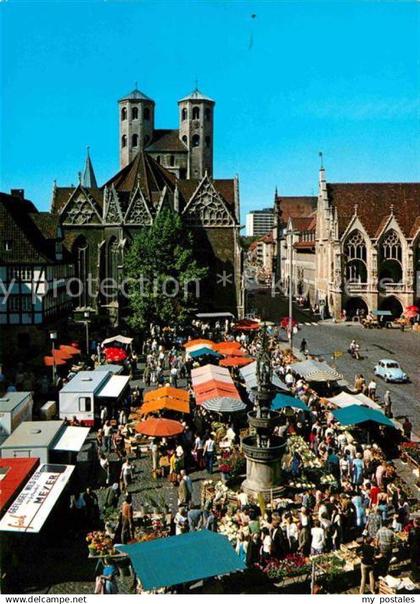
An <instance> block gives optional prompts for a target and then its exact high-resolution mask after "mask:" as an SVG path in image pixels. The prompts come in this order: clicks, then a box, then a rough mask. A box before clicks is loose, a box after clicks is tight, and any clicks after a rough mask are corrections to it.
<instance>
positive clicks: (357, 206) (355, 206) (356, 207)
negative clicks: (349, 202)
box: [354, 203, 359, 216]
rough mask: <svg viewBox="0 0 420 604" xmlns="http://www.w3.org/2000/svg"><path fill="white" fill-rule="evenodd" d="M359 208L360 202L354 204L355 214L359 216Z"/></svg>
mask: <svg viewBox="0 0 420 604" xmlns="http://www.w3.org/2000/svg"><path fill="white" fill-rule="evenodd" d="M358 209H359V204H358V203H355V204H354V214H355V216H357V210H358Z"/></svg>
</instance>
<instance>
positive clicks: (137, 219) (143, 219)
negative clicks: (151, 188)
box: [124, 187, 152, 226]
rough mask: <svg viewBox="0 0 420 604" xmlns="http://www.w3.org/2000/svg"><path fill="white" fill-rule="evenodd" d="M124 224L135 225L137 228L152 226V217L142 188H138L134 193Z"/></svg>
mask: <svg viewBox="0 0 420 604" xmlns="http://www.w3.org/2000/svg"><path fill="white" fill-rule="evenodd" d="M124 222H125V224H135V225H137V226H150V225H151V224H152V215H151V213H150V210H149V208H148V206H147V203H146V200H145V199H144V195H143V193H142V191H141V189H140V187H137V189H136V190H135V191H134V194H133V197H132V199H131V201H130V203H129V205H128V208H127V212H126V214H125V217H124Z"/></svg>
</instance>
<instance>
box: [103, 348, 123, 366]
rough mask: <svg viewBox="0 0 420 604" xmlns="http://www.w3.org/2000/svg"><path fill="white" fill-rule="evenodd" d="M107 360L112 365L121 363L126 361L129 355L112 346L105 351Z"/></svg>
mask: <svg viewBox="0 0 420 604" xmlns="http://www.w3.org/2000/svg"><path fill="white" fill-rule="evenodd" d="M104 354H105V358H106V360H107V361H108V362H110V363H119V362H121V361H125V359H126V358H127V356H128V355H127V353H126V351H125V350H123V349H122V348H116V347H114V346H110V347H109V348H105V349H104Z"/></svg>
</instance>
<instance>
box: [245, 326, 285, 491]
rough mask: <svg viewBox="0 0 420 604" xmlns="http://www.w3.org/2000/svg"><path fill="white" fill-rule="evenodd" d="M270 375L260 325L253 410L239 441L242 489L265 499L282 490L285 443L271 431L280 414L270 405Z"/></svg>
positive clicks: (265, 345)
mask: <svg viewBox="0 0 420 604" xmlns="http://www.w3.org/2000/svg"><path fill="white" fill-rule="evenodd" d="M271 377H272V369H271V361H270V355H269V352H268V338H267V333H266V331H265V328H263V330H262V334H261V338H260V350H259V352H258V354H257V400H256V404H255V409H254V411H250V412H249V413H248V425H249V427H250V430H251V431H252V432H253V433H252V434H251V435H249V436H245V437H244V438H242V441H241V443H242V450H243V452H244V454H245V458H246V479H245V480H244V482H243V483H242V490H243V491H244V492H245V493H249V494H252V495H255V496H256V495H258V494H260V493H261V494H262V495H263V496H264V498H265V499H267V500H268V499H270V497H271V495H273V496H276V495H279V494H281V493H282V492H283V491H284V486H283V485H282V471H281V462H282V457H283V453H284V450H285V445H286V439H285V438H280V437H279V436H277V435H275V434H273V431H274V428H275V427H276V426H277V425H278V424H279V422H280V413H279V412H278V411H272V410H271V408H270V407H271V401H272V400H273V397H274V394H275V391H274V389H273V385H272V382H271Z"/></svg>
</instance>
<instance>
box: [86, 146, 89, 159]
mask: <svg viewBox="0 0 420 604" xmlns="http://www.w3.org/2000/svg"><path fill="white" fill-rule="evenodd" d="M89 151H90V145H86V155H87V157H89Z"/></svg>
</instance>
